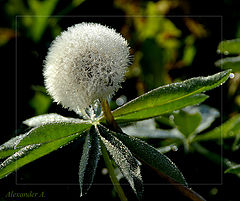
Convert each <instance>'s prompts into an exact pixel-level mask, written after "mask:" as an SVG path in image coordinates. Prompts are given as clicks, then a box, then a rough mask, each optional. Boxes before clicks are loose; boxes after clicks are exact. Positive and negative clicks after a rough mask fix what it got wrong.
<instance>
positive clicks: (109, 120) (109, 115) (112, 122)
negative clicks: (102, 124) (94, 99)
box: [100, 100, 122, 132]
mask: <svg viewBox="0 0 240 201" xmlns="http://www.w3.org/2000/svg"><path fill="white" fill-rule="evenodd" d="M100 102H101V108H102V111H103V115H104V117H105V119H106V122H107V124H108V126H109V127H111V128H112V129H113V130H114V131H118V132H121V131H122V130H121V128H120V127H119V126H118V124H117V122H116V121H115V120H114V117H113V115H112V112H111V109H110V107H109V104H108V102H107V101H106V100H100Z"/></svg>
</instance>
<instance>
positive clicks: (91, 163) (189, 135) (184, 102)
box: [0, 24, 231, 200]
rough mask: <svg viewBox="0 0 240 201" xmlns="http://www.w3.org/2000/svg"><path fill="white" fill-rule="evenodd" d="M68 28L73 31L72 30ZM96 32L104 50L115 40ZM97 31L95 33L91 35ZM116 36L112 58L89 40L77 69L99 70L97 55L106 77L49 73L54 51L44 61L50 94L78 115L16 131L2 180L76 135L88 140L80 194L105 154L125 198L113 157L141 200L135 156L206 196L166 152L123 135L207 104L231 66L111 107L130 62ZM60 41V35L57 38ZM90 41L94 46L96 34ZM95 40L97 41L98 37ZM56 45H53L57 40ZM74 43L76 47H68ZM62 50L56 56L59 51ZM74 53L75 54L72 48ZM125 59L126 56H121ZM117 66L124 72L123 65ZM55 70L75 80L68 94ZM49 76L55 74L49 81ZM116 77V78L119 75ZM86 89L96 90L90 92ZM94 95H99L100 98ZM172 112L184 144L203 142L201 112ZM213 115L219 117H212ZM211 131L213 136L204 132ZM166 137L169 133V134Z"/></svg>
mask: <svg viewBox="0 0 240 201" xmlns="http://www.w3.org/2000/svg"><path fill="white" fill-rule="evenodd" d="M92 25H93V26H95V25H94V24H91V25H90V27H91V26H92ZM87 26H88V25H87ZM97 26H98V28H99V29H100V30H97V32H96V33H97V34H98V33H99V31H100V32H101V31H102V28H103V29H104V30H105V28H104V27H103V26H101V25H97ZM88 28H89V27H88ZM108 29H109V28H106V34H109V30H108ZM70 30H71V31H72V29H70ZM110 32H111V34H112V33H113V31H112V30H111V31H110ZM99 35H100V39H99V40H103V38H104V40H103V41H101V43H100V45H101V47H102V45H103V44H104V43H109V44H110V43H111V37H110V36H111V35H110V36H109V37H107V40H110V42H109V41H105V39H106V35H104V34H103V35H104V37H102V38H101V34H99ZM74 36H75V35H74ZM93 36H94V37H96V35H94V34H93ZM117 36H118V35H117ZM118 37H120V36H118ZM118 37H117V38H116V37H115V36H114V37H113V38H114V40H116V41H114V42H116V43H115V45H116V47H115V48H112V49H110V51H111V53H112V55H111V54H110V55H111V56H112V57H104V56H108V54H107V53H108V51H109V50H108V49H106V52H107V53H106V52H104V51H105V50H104V51H103V52H101V51H102V50H101V49H100V50H99V51H100V53H99V54H98V53H96V52H93V54H92V52H91V51H92V50H93V48H94V47H95V46H94V45H95V44H96V43H94V44H93V45H92V44H90V46H88V47H87V48H88V51H86V52H83V53H82V54H83V56H84V55H85V56H89V55H91V57H87V58H86V60H87V61H84V62H82V63H83V66H80V71H81V70H82V69H81V67H82V68H85V70H86V73H87V74H86V75H89V73H90V74H92V73H93V74H94V73H96V69H95V70H94V68H95V67H96V66H94V65H95V64H96V61H95V60H94V59H95V57H94V56H96V55H95V54H97V56H96V59H98V57H99V59H102V60H100V61H99V63H97V65H98V67H102V66H104V65H106V66H104V67H105V68H106V69H107V70H106V69H105V70H106V72H107V73H108V74H105V73H104V72H105V71H104V69H103V71H104V72H103V73H104V75H102V74H101V72H98V74H97V75H96V74H94V75H91V76H88V77H87V78H86V79H84V77H82V76H85V74H84V73H82V72H81V74H77V73H79V72H78V70H77V71H70V72H68V73H65V74H64V75H63V76H62V74H61V73H62V72H61V70H63V69H61V68H66V65H63V66H62V67H60V69H57V70H56V69H54V73H55V74H52V72H50V73H49V72H47V68H53V66H54V65H55V64H56V63H54V62H52V60H51V59H54V57H52V55H51V56H49V58H48V59H47V61H46V64H45V71H44V73H45V74H44V75H45V82H46V85H47V90H48V91H50V94H51V95H52V96H53V97H54V100H55V101H56V102H59V103H61V104H63V105H64V107H66V108H70V109H72V110H74V111H76V113H78V114H80V117H81V118H79V119H78V118H67V117H63V116H61V115H58V114H45V115H40V116H36V117H33V118H30V119H28V120H26V121H24V123H25V124H26V125H28V126H30V127H33V128H32V129H31V130H30V131H28V132H27V133H25V134H22V135H19V136H16V137H14V138H12V139H10V140H9V141H8V142H6V143H4V144H3V145H1V146H0V158H1V159H3V158H6V159H5V160H4V161H3V162H2V163H1V164H0V178H3V177H5V176H7V175H8V174H10V173H12V172H13V171H14V170H16V169H17V168H20V167H22V166H24V165H26V164H28V163H30V162H32V161H34V160H36V159H38V158H40V157H42V156H44V155H46V154H49V153H50V152H52V151H54V150H57V149H59V148H61V147H62V146H65V145H67V144H69V143H70V142H72V141H74V140H78V139H79V138H85V143H84V146H83V154H82V157H81V160H80V165H79V184H80V191H81V192H80V195H84V194H86V193H87V191H88V190H89V188H90V186H91V184H92V182H93V178H94V175H95V171H96V168H97V163H98V160H99V157H100V155H101V154H102V156H103V158H104V161H105V164H106V166H107V168H108V170H109V175H110V178H111V180H112V183H113V184H114V187H115V190H116V191H117V193H118V195H119V197H120V199H121V200H127V198H126V195H125V194H124V192H123V190H122V188H121V186H120V185H119V182H118V179H117V178H116V175H115V173H114V167H113V161H114V163H115V164H116V166H117V167H118V168H119V169H120V171H121V173H122V174H123V176H124V177H125V178H126V179H127V180H128V182H129V184H130V186H131V187H132V189H133V191H134V192H135V194H136V195H137V197H138V198H139V199H141V197H142V194H143V180H142V177H141V171H140V164H139V162H138V160H139V161H141V162H142V163H143V164H146V165H147V166H150V167H151V168H152V169H153V170H155V171H156V172H157V173H158V174H159V175H161V176H163V177H164V178H165V179H167V180H168V181H169V182H170V183H172V184H173V185H175V186H176V188H177V189H178V190H180V191H181V192H182V193H183V194H185V195H186V196H188V197H189V198H191V199H192V200H204V199H203V198H202V197H201V196H200V195H198V194H197V193H195V192H194V191H192V190H191V189H190V188H189V186H188V183H187V181H186V180H185V178H184V176H183V174H182V173H181V171H180V170H179V169H178V168H177V166H176V165H175V164H174V163H173V162H172V161H171V160H170V159H169V158H168V157H166V156H165V155H164V154H162V153H161V152H160V151H159V150H158V149H156V148H154V147H153V146H151V145H149V144H147V143H146V142H144V141H142V140H140V139H138V138H136V137H133V136H130V135H127V134H125V133H124V132H123V131H122V128H123V127H122V125H124V124H126V123H132V122H137V121H141V120H146V119H151V118H154V117H159V116H160V115H164V114H169V113H172V112H174V111H176V110H180V109H182V108H185V107H187V106H192V105H196V104H200V103H202V102H203V101H205V100H206V99H207V98H208V96H207V95H205V94H203V93H204V92H205V91H208V90H211V89H213V88H215V87H218V86H219V85H222V84H223V83H224V82H225V81H226V80H227V79H228V77H229V75H230V73H231V70H226V71H223V72H220V73H217V74H215V75H211V76H208V77H196V78H191V79H189V80H186V81H183V82H177V83H172V84H169V85H165V86H161V87H159V88H156V89H154V90H152V91H149V92H148V93H146V94H144V95H142V96H139V97H138V98H136V99H134V100H132V101H130V102H128V103H126V104H125V105H123V106H121V107H119V108H117V109H116V110H114V111H113V112H111V111H110V108H109V105H108V102H107V100H106V99H107V97H108V96H109V95H112V94H113V93H114V91H116V90H117V89H118V88H119V87H120V82H121V81H122V77H121V78H120V79H119V77H118V76H124V75H123V74H124V73H123V72H124V69H125V68H126V63H127V64H128V63H129V58H128V52H126V53H124V51H125V50H128V46H127V44H126V43H125V42H124V40H122V39H121V38H118ZM73 39H74V38H73ZM88 39H89V38H88ZM119 39H120V44H119ZM58 40H60V39H59V38H58ZM89 40H90V43H91V34H90V39H89ZM94 40H98V39H96V38H94ZM68 45H69V44H67V46H68ZM91 45H92V46H91ZM117 45H122V47H121V48H122V49H121V48H120V49H118V46H117ZM54 46H55V47H56V44H55V43H54ZM70 46H71V45H69V46H68V47H70ZM63 47H64V46H61V48H63ZM61 48H60V49H61ZM104 48H108V46H106V47H103V49H104ZM52 50H53V48H52ZM70 50H71V49H70ZM75 50H76V49H74V51H75ZM118 50H119V51H120V53H121V54H117V53H118V52H115V51H118ZM89 51H90V52H89ZM96 51H97V52H98V49H96ZM57 55H58V54H56V55H55V56H57ZM122 55H124V56H123V59H119V60H117V59H116V58H118V57H119V56H122ZM65 56H66V55H63V57H65ZM69 56H72V55H71V52H70V54H69ZM81 56H82V55H81ZM92 56H93V57H92ZM115 56H117V57H115ZM101 57H103V58H101ZM69 58H70V57H69ZM124 58H125V59H126V60H124ZM67 59H68V57H67ZM74 59H75V58H74ZM81 59H82V58H80V60H81ZM92 59H93V60H92ZM103 61H104V62H103ZM108 61H109V63H108ZM67 62H68V61H67ZM71 62H72V63H74V62H75V60H74V62H73V60H71V61H70V63H71ZM77 62H79V61H77ZM114 62H115V63H114ZM119 62H122V63H121V65H119ZM60 63H61V62H60ZM116 63H117V65H116ZM68 64H69V63H68ZM52 65H53V66H52ZM108 65H109V66H108ZM73 66H74V65H70V66H67V68H72V67H73ZM88 66H91V68H90V69H89V68H87V67H88ZM57 67H59V66H57ZM78 67H79V66H77V68H78ZM112 68H114V70H115V71H116V72H117V73H119V74H117V75H116V74H114V73H116V72H115V71H114V72H113V69H112ZM115 68H116V69H115ZM118 68H120V69H119V70H118ZM65 70H66V69H65ZM68 70H69V69H68ZM74 70H76V69H74ZM92 70H93V71H92ZM108 71H110V72H108ZM72 72H75V73H76V74H77V76H79V77H80V79H78V80H75V78H76V77H75V75H72V74H71V73H72ZM56 75H60V78H61V79H64V78H65V77H67V78H66V79H70V82H74V84H72V83H70V85H69V86H70V88H71V90H70V91H69V90H68V89H69V88H68V87H69V86H68V84H67V82H66V83H65V85H64V86H62V85H61V82H60V81H61V80H59V79H58V78H56ZM105 75H106V76H107V78H106V80H104V79H105V77H104V76H105ZM49 76H53V77H51V78H49ZM54 76H55V77H54ZM64 76H65V77H64ZM55 78H56V79H57V81H56V80H55ZM117 78H118V79H119V80H116V79H117ZM98 79H99V80H98ZM46 80H47V81H46ZM79 80H80V84H79ZM63 81H66V80H63ZM75 81H77V82H75ZM85 81H86V82H87V83H88V86H87V87H86V88H87V91H86V92H85V91H84V90H85V89H84V87H83V86H84V85H82V83H83V82H85ZM89 84H90V86H89ZM77 86H81V89H82V90H83V91H84V93H83V95H84V96H85V97H83V98H82V97H79V96H81V94H78V93H79V91H78V88H76V87H77ZM55 87H56V88H57V90H59V91H58V92H56V91H55V90H56V89H55ZM104 87H109V88H108V89H109V90H107V89H105V88H104ZM74 90H76V91H77V92H78V93H77V94H74V93H75V92H74ZM91 90H93V91H91ZM89 91H90V92H94V93H87V92H89ZM65 92H71V93H65ZM77 98H79V99H78V100H80V101H79V102H76V99H77ZM84 98H85V99H84ZM95 99H97V101H96V100H95ZM84 100H86V101H87V103H85V102H84ZM78 104H79V105H78ZM89 104H91V106H90V107H88V105H89ZM100 105H101V108H100ZM101 109H102V111H103V112H102V113H101V112H100V111H101ZM174 115H175V116H174V124H175V125H176V128H177V129H178V131H180V132H181V133H182V134H183V136H185V137H184V140H182V138H181V140H180V141H181V142H183V143H184V144H185V145H186V147H188V145H187V144H190V143H193V141H194V140H196V139H198V140H204V137H202V139H201V137H200V136H199V137H200V139H199V138H197V136H196V132H195V131H196V130H197V128H199V126H200V125H202V128H201V129H200V130H204V128H206V127H207V126H206V125H205V126H203V124H201V118H202V117H201V115H200V114H198V113H196V114H195V113H194V114H189V113H187V112H186V111H185V110H182V111H180V112H179V113H175V114H174ZM212 118H213V119H214V116H213V117H212ZM189 119H191V120H189ZM185 121H190V122H191V123H192V122H193V123H192V124H191V125H190V124H188V125H189V127H184V126H183V123H184V122H185ZM207 135H209V134H206V135H204V136H207ZM216 135H217V134H216ZM169 136H171V135H170V134H169ZM195 136H196V137H195ZM211 136H214V135H211Z"/></svg>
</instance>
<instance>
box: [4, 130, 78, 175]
mask: <svg viewBox="0 0 240 201" xmlns="http://www.w3.org/2000/svg"><path fill="white" fill-rule="evenodd" d="M79 136H81V134H73V135H71V136H67V137H64V138H61V139H58V140H55V141H53V142H49V143H44V144H32V145H27V146H25V147H23V148H21V149H20V150H19V151H17V152H16V153H14V154H13V155H12V156H10V157H8V158H7V159H6V160H5V161H3V162H2V163H1V164H0V179H1V178H3V177H5V176H7V175H8V174H10V173H12V172H13V171H15V170H16V169H18V168H20V167H22V166H24V165H26V164H28V163H30V162H32V161H34V160H36V159H38V158H40V157H42V156H44V155H46V154H49V153H50V152H52V151H55V150H57V149H58V148H60V147H62V146H64V145H66V144H68V143H70V142H71V141H73V140H74V139H76V138H78V137H79Z"/></svg>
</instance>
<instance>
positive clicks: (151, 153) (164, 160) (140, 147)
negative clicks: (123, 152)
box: [101, 126, 187, 186]
mask: <svg viewBox="0 0 240 201" xmlns="http://www.w3.org/2000/svg"><path fill="white" fill-rule="evenodd" d="M101 128H102V130H105V132H108V133H111V134H112V135H114V136H115V137H117V138H118V139H119V140H120V141H122V143H123V144H125V145H126V146H127V147H128V149H129V150H130V151H131V152H132V153H133V155H134V156H135V157H136V158H137V159H138V160H140V161H143V162H144V163H146V164H147V165H149V166H150V167H152V168H153V169H155V170H157V171H159V172H160V173H161V174H162V175H164V176H165V177H170V178H171V179H172V180H174V181H175V182H177V183H180V184H183V185H185V186H187V182H186V180H185V178H184V177H183V175H182V173H181V172H180V171H179V169H178V168H177V166H176V165H175V164H174V163H173V162H172V161H171V160H170V159H169V158H168V157H166V156H165V155H163V154H161V153H160V152H159V151H158V150H157V149H155V148H154V147H152V146H150V145H148V144H147V143H145V142H143V141H141V140H139V139H138V138H135V137H132V136H128V135H126V134H124V133H116V132H113V131H110V130H108V129H107V128H105V127H103V126H101Z"/></svg>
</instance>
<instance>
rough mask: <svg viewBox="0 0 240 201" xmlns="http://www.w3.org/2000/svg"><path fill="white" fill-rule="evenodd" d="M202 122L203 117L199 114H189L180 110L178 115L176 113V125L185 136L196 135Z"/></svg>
mask: <svg viewBox="0 0 240 201" xmlns="http://www.w3.org/2000/svg"><path fill="white" fill-rule="evenodd" d="M201 121H202V117H201V115H200V114H199V113H198V112H196V113H188V112H185V111H184V110H180V111H178V112H177V113H174V123H175V124H176V126H177V129H178V130H179V131H180V132H181V133H182V134H184V135H185V136H189V135H191V134H192V133H194V131H195V130H196V129H197V127H198V126H199V125H200V123H201Z"/></svg>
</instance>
